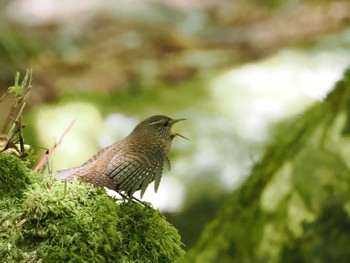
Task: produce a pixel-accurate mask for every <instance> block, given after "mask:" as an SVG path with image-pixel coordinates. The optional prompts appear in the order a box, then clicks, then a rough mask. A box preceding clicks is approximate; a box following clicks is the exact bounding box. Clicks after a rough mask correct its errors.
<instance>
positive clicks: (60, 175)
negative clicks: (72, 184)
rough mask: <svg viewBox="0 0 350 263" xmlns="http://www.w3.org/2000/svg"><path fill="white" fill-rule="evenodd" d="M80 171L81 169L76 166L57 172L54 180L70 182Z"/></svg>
mask: <svg viewBox="0 0 350 263" xmlns="http://www.w3.org/2000/svg"><path fill="white" fill-rule="evenodd" d="M80 170H81V167H80V166H78V167H74V168H70V169H66V170H60V171H57V172H56V175H55V179H56V180H66V181H72V180H73V179H74V178H75V177H76V175H77V174H78V172H79V171H80Z"/></svg>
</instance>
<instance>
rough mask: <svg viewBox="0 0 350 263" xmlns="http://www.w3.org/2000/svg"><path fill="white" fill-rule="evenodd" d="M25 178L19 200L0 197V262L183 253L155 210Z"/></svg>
mask: <svg viewBox="0 0 350 263" xmlns="http://www.w3.org/2000/svg"><path fill="white" fill-rule="evenodd" d="M27 176H28V177H29V178H30V179H31V181H32V182H33V183H32V184H31V185H30V186H29V187H27V188H26V189H27V190H26V191H25V192H24V195H23V198H22V199H18V200H17V202H16V204H14V201H13V199H10V198H3V199H1V200H0V207H1V213H0V223H1V226H0V258H2V259H3V260H4V262H27V261H30V262H36V261H39V260H42V262H174V261H176V260H177V259H179V258H181V257H182V256H183V254H184V250H183V249H182V246H183V245H182V242H181V239H180V236H179V234H178V232H177V230H176V229H175V228H174V227H173V226H171V225H170V224H169V223H168V222H167V221H166V220H165V218H164V217H163V216H162V215H161V214H160V213H159V211H157V210H154V209H153V208H151V207H145V206H142V205H140V204H136V203H131V202H121V203H116V200H115V199H113V198H111V197H109V196H108V195H107V194H106V192H105V191H104V190H103V189H100V188H95V187H93V186H91V185H88V184H84V183H80V182H78V181H75V182H73V183H69V184H65V183H64V182H61V181H55V180H53V179H52V178H50V177H48V176H45V175H43V174H34V175H28V174H27ZM6 183H7V184H8V183H9V184H11V182H9V180H7V181H6ZM11 187H12V188H14V186H11Z"/></svg>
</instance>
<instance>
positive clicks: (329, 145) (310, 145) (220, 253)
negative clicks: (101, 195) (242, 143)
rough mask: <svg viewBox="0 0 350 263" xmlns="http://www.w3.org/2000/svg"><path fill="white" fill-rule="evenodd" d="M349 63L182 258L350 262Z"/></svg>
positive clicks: (281, 132)
mask: <svg viewBox="0 0 350 263" xmlns="http://www.w3.org/2000/svg"><path fill="white" fill-rule="evenodd" d="M349 115H350V68H349V69H348V70H347V71H346V72H345V74H344V77H343V80H341V81H339V82H338V83H337V84H336V86H335V88H334V90H333V92H332V93H330V94H329V95H328V97H327V98H326V100H325V101H324V102H322V103H319V104H317V105H315V106H314V107H312V108H310V109H309V110H308V111H307V112H305V114H303V116H301V117H300V118H298V119H296V120H295V122H293V123H289V125H287V126H286V127H285V128H284V129H281V130H279V131H278V132H277V134H276V138H275V140H274V141H272V143H271V144H270V146H269V147H268V148H267V150H266V153H265V155H264V157H263V158H262V159H261V161H260V162H258V163H257V164H256V165H255V167H254V169H253V171H252V174H251V176H250V177H249V178H248V179H247V180H246V182H245V183H244V184H243V185H242V186H241V187H240V188H239V189H238V190H236V191H235V192H233V193H232V195H231V196H230V198H229V201H228V202H227V203H226V204H225V205H224V206H223V207H222V208H221V209H220V211H219V213H218V215H217V217H216V218H215V220H214V221H212V223H210V224H209V225H208V226H207V227H206V229H205V231H204V232H203V233H202V236H201V238H200V239H199V241H198V242H197V243H196V245H195V247H194V248H193V249H192V250H191V251H190V253H189V256H188V257H187V258H186V259H185V260H184V262H222V263H225V262H240V263H242V262H315V263H316V262H348V259H349V258H350V252H349V249H348V247H349V245H350V238H349V233H350V232H349V231H350V199H349V191H350V183H349V182H350V169H349V167H350V165H349V161H348V160H349V158H350V156H349V151H348V149H349V147H350V140H349V137H348V134H347V133H346V132H344V131H346V130H347V127H348V126H349Z"/></svg>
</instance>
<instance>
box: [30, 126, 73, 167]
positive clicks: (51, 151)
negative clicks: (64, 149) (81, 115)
mask: <svg viewBox="0 0 350 263" xmlns="http://www.w3.org/2000/svg"><path fill="white" fill-rule="evenodd" d="M74 123H75V120H73V121H72V122H71V123H70V124H69V125H68V127H67V128H66V129H65V130H64V132H63V134H62V135H61V137H60V139H59V140H58V141H57V142H55V144H54V145H53V146H52V147H51V148H50V149H49V150H48V152H47V153H46V154H45V155H44V156H43V158H41V160H40V162H39V163H38V164H37V166H36V167H35V168H34V172H37V171H39V170H40V169H41V168H42V167H43V166H44V165H45V164H46V163H47V161H48V159H49V157H50V156H51V155H52V154H53V152H54V151H55V149H56V148H57V146H58V145H60V144H61V142H62V140H63V138H64V136H66V134H67V133H68V131H69V130H70V129H71V128H72V126H73V125H74Z"/></svg>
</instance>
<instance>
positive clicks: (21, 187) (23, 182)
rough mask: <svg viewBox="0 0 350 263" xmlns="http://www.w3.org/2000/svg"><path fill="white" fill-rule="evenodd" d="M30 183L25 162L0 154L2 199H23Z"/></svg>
mask: <svg viewBox="0 0 350 263" xmlns="http://www.w3.org/2000/svg"><path fill="white" fill-rule="evenodd" d="M29 183H30V179H29V176H28V170H27V168H26V166H25V165H24V164H23V162H22V161H21V160H20V159H19V158H17V157H15V156H11V155H8V154H4V153H0V199H3V198H5V197H21V195H22V194H23V191H25V190H26V188H27V185H28V184H29Z"/></svg>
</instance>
